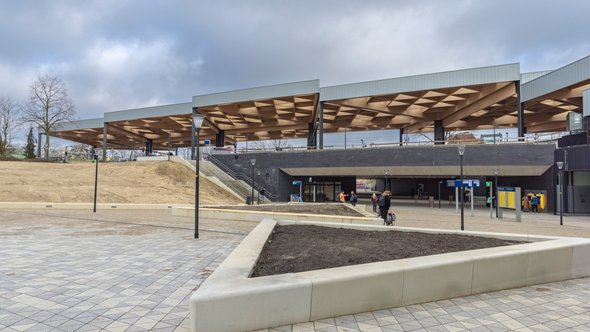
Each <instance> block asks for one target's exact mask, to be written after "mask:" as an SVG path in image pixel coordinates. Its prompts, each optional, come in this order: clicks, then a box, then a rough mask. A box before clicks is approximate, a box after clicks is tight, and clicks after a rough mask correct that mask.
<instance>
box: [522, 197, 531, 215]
mask: <svg viewBox="0 0 590 332" xmlns="http://www.w3.org/2000/svg"><path fill="white" fill-rule="evenodd" d="M530 209H531V204H530V202H529V196H528V195H524V196H522V211H523V212H528V211H529V210H530Z"/></svg>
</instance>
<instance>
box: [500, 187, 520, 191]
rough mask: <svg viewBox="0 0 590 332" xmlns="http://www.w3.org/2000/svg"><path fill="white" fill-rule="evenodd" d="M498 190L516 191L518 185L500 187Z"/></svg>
mask: <svg viewBox="0 0 590 332" xmlns="http://www.w3.org/2000/svg"><path fill="white" fill-rule="evenodd" d="M498 191H516V187H498Z"/></svg>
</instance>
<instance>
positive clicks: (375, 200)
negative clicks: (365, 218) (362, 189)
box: [371, 193, 379, 213]
mask: <svg viewBox="0 0 590 332" xmlns="http://www.w3.org/2000/svg"><path fill="white" fill-rule="evenodd" d="M378 200H379V199H378V198H377V194H376V193H373V195H372V196H371V204H373V212H375V213H377V201H378Z"/></svg>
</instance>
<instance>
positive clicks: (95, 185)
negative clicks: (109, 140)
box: [92, 154, 98, 212]
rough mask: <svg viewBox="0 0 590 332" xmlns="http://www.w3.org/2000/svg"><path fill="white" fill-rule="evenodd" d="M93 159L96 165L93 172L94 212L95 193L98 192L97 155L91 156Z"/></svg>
mask: <svg viewBox="0 0 590 332" xmlns="http://www.w3.org/2000/svg"><path fill="white" fill-rule="evenodd" d="M92 158H94V163H96V167H95V171H94V210H93V212H96V193H97V192H98V154H95V155H94V156H92Z"/></svg>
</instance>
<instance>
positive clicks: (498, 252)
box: [190, 219, 590, 332]
mask: <svg viewBox="0 0 590 332" xmlns="http://www.w3.org/2000/svg"><path fill="white" fill-rule="evenodd" d="M278 223H279V224H293V223H298V224H301V223H304V222H287V221H279V222H278ZM276 224H277V221H274V220H270V219H265V220H264V221H263V222H261V223H260V225H258V226H257V227H256V228H255V229H254V230H253V231H252V232H251V233H250V234H249V235H248V236H247V237H246V238H245V239H244V241H242V243H241V244H240V245H239V246H238V247H237V248H236V249H235V250H234V251H233V253H232V254H231V255H230V256H228V258H227V259H226V260H225V261H224V262H223V263H222V264H221V265H220V266H219V267H218V268H217V269H216V270H215V272H214V273H213V274H212V275H211V276H210V277H209V278H208V279H207V280H206V281H205V282H204V283H203V285H202V286H201V287H200V288H199V289H198V290H197V292H195V293H194V294H193V295H192V297H191V299H190V315H191V327H192V330H193V331H197V332H200V331H209V332H215V331H249V330H255V329H262V328H268V327H272V326H280V325H285V324H292V323H299V322H307V321H313V320H317V319H321V318H327V317H335V316H341V315H348V314H354V313H360V312H366V311H372V310H378V309H382V308H390V307H397V306H405V305H411V304H416V303H423V302H429V301H435V300H441V299H447V298H453V297H458V296H466V295H470V294H477V293H482V292H489V291H495V290H501V289H507V288H513V287H521V286H528V285H534V284H539V283H547V282H553V281H559V280H566V279H571V278H579V277H584V276H589V275H590V240H588V239H580V238H559V237H544V236H527V235H516V234H500V233H483V232H468V231H465V232H460V231H455V232H454V231H441V230H433V229H416V228H399V227H383V226H371V225H352V224H335V223H320V222H305V224H313V225H321V226H327V227H343V228H352V229H363V230H379V231H391V230H399V231H423V232H428V233H447V234H449V233H452V234H465V235H476V236H487V237H495V238H501V239H510V240H518V241H530V242H531V243H527V244H520V245H513V246H506V247H496V248H487V249H479V250H470V251H464V252H456V253H447V254H440V255H432V256H424V257H416V258H409V259H402V260H395V261H386V262H377V263H369V264H361V265H354V266H345V267H338V268H331V269H325V270H316V271H308V272H301V273H291V274H283V275H277V276H266V277H259V278H249V275H250V273H251V271H252V268H253V266H254V264H255V263H256V260H257V259H258V255H259V254H260V251H261V250H262V247H263V246H264V244H265V242H266V240H267V238H268V236H269V235H270V233H271V232H272V229H273V228H274V226H275V225H276Z"/></svg>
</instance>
